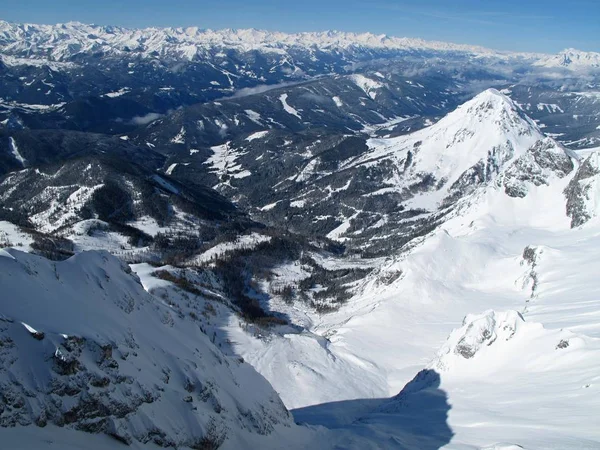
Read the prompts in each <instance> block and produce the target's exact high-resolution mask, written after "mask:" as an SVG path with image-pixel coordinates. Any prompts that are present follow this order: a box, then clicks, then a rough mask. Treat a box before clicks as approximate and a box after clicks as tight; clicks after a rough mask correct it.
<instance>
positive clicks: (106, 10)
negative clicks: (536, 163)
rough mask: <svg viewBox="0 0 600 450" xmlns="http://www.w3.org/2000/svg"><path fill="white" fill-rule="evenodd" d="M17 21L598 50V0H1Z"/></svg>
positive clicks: (0, 10)
mask: <svg viewBox="0 0 600 450" xmlns="http://www.w3.org/2000/svg"><path fill="white" fill-rule="evenodd" d="M0 18H2V19H4V20H10V21H14V22H33V23H57V22H67V21H70V20H77V21H81V22H87V23H97V24H102V25H121V26H128V27H145V26H199V27H201V28H214V29H217V28H261V29H267V30H280V31H286V32H297V31H322V30H329V29H335V30H343V31H355V32H363V31H370V32H373V33H376V34H379V33H384V34H388V35H391V36H408V37H421V38H424V39H435V40H444V41H449V42H456V43H465V44H478V45H483V46H487V47H491V48H496V49H503V50H520V51H542V52H557V51H560V50H562V49H564V48H567V47H575V48H578V49H581V50H588V51H600V0H411V1H403V0H400V1H391V0H372V1H368V0H362V1H359V0H294V1H290V0H281V1H275V0H255V1H250V0H246V1H244V0H211V1H204V0H145V1H141V0H95V1H88V0H79V1H77V0H0Z"/></svg>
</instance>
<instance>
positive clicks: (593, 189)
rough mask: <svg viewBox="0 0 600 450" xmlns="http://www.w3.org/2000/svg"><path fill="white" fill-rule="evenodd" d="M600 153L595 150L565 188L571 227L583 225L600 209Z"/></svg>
mask: <svg viewBox="0 0 600 450" xmlns="http://www.w3.org/2000/svg"><path fill="white" fill-rule="evenodd" d="M599 175H600V153H599V152H594V153H592V154H591V155H590V156H588V158H587V159H586V160H585V161H584V162H583V163H582V164H581V166H580V167H579V169H578V170H577V173H576V174H575V176H574V177H573V179H572V180H571V182H570V183H569V185H568V186H567V188H566V189H565V196H566V197H567V215H568V216H569V217H570V218H571V227H572V228H575V227H578V226H580V225H583V224H584V223H586V222H587V221H588V220H590V219H591V218H592V217H596V216H597V215H598V211H599V210H600V208H599V207H600V176H599Z"/></svg>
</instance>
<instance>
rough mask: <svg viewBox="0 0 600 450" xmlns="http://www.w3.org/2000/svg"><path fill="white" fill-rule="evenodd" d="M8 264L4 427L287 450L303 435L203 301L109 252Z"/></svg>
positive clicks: (1, 379)
mask: <svg viewBox="0 0 600 450" xmlns="http://www.w3.org/2000/svg"><path fill="white" fill-rule="evenodd" d="M0 266H1V267H2V269H1V270H0V285H1V286H2V291H3V298H2V306H1V308H2V313H1V314H0V342H1V343H2V345H1V346H0V348H1V352H2V358H1V361H2V362H1V363H0V385H1V390H2V396H1V399H0V411H1V412H2V414H1V416H0V427H2V428H0V429H5V428H12V427H17V430H19V429H21V430H23V428H22V427H28V428H26V429H27V430H30V432H32V436H36V435H37V434H38V433H36V431H35V428H36V425H37V427H46V426H50V427H52V428H54V429H55V430H56V431H55V437H54V438H53V439H60V436H61V435H63V433H67V431H66V430H65V431H62V430H61V429H62V428H63V427H64V429H67V430H78V431H84V432H87V433H90V434H91V435H92V436H91V438H90V439H91V442H96V441H97V440H98V439H99V438H97V437H95V436H93V435H96V434H104V435H107V436H110V437H112V438H113V439H114V440H113V444H112V445H118V443H125V444H131V445H133V446H134V447H140V448H141V447H143V444H148V445H151V444H154V445H156V446H159V447H171V446H176V447H183V446H185V447H190V448H217V447H219V446H221V445H222V446H223V448H255V447H254V446H255V445H256V446H259V447H261V448H278V446H279V444H278V443H277V442H278V441H279V440H281V439H284V437H283V436H285V434H286V433H289V432H293V428H294V427H295V426H294V424H293V421H292V418H291V416H290V414H289V413H288V412H287V410H286V409H285V407H284V406H283V404H282V403H281V401H280V399H279V398H278V396H277V394H276V393H275V392H274V391H273V390H272V388H271V387H270V386H269V384H268V383H267V382H266V381H265V380H264V379H263V378H262V377H260V376H259V375H258V374H257V373H256V372H255V371H254V370H253V369H252V368H251V367H250V366H249V365H248V364H246V363H243V362H241V361H240V360H239V358H237V359H236V358H233V357H228V356H225V355H224V354H223V353H222V352H221V351H220V349H219V348H218V347H217V346H216V345H215V344H213V343H212V342H211V337H210V336H207V334H206V331H204V330H203V327H202V323H201V321H200V319H198V318H197V317H198V316H200V314H201V311H202V309H203V308H204V305H205V303H204V302H203V301H202V300H200V299H196V301H193V302H192V303H190V302H189V301H188V302H182V303H175V301H176V299H173V300H172V301H169V303H167V302H166V301H162V300H160V299H159V298H158V297H153V296H151V295H150V294H148V293H147V292H146V291H145V290H144V288H143V287H142V284H141V283H140V280H139V279H138V278H137V276H136V275H134V274H132V271H131V269H130V268H129V266H127V265H125V264H124V263H122V262H121V261H120V260H118V259H117V258H115V257H114V256H111V255H109V254H108V253H106V252H84V253H81V254H79V255H77V256H75V257H73V258H71V259H69V260H68V261H64V262H59V263H55V262H51V261H48V260H46V259H44V258H41V257H38V256H34V255H29V254H26V253H22V252H19V251H15V250H9V251H5V250H0ZM196 314H197V315H198V316H197V315H196ZM31 427H33V429H32V428H31ZM26 433H27V432H26V431H24V434H26ZM0 434H1V432H0ZM4 442H5V444H3V445H8V447H7V448H16V446H17V445H18V443H15V444H14V445H15V447H13V446H12V445H13V444H11V443H6V441H4ZM100 442H102V441H100ZM109 442H110V441H109ZM38 445H43V439H40V442H37V444H34V447H35V448H39V447H38ZM265 446H266V447H265Z"/></svg>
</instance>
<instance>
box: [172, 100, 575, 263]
mask: <svg viewBox="0 0 600 450" xmlns="http://www.w3.org/2000/svg"><path fill="white" fill-rule="evenodd" d="M288 105H291V106H292V107H294V108H299V107H298V106H297V105H298V104H297V103H296V101H295V99H291V98H288ZM401 120H402V119H401ZM211 153H212V155H210V154H209V155H206V156H203V155H202V154H200V153H194V154H193V155H190V156H187V155H186V156H181V157H173V158H172V161H173V162H174V163H175V162H178V161H179V162H180V163H184V164H188V165H183V164H178V165H177V166H176V168H175V170H174V172H173V175H174V176H176V177H182V178H183V179H189V180H191V179H193V177H194V176H198V173H199V171H201V170H202V171H207V170H208V171H209V176H208V177H207V180H209V182H210V183H211V184H212V183H215V184H214V185H213V186H214V187H215V188H216V189H217V190H218V191H220V192H221V193H222V194H223V195H225V196H227V197H230V198H235V200H236V201H237V202H238V203H239V204H241V205H243V206H244V207H245V208H249V209H250V210H251V211H252V213H253V217H255V218H257V219H258V220H260V221H263V222H266V223H270V224H274V225H277V226H285V227H290V228H291V229H293V230H295V231H297V232H303V231H306V230H311V231H312V232H313V233H319V234H324V235H327V236H328V237H329V238H331V239H335V240H338V241H340V242H344V244H345V245H347V246H348V247H350V248H353V249H356V251H357V252H360V253H362V254H363V255H367V254H370V255H373V254H375V255H378V256H383V255H386V254H389V251H390V249H392V248H394V249H398V248H401V247H402V246H403V245H405V244H406V243H407V242H409V241H410V240H412V239H414V238H415V237H417V236H420V235H422V234H423V233H427V232H428V231H430V230H431V229H433V228H434V227H435V226H437V225H438V224H439V223H440V222H442V221H444V220H445V217H446V216H447V215H448V214H449V213H450V212H451V211H452V210H453V208H454V205H455V204H457V202H458V201H459V200H461V199H463V198H465V197H466V196H468V195H470V194H471V193H473V192H474V191H475V190H477V189H479V188H484V187H486V186H500V187H502V189H503V190H504V191H505V192H506V193H507V194H508V195H510V196H513V197H524V196H526V195H527V192H528V190H529V189H530V187H532V186H539V185H546V184H548V183H549V182H550V180H551V179H552V178H554V177H557V178H562V177H564V176H566V175H567V174H569V173H570V172H571V171H572V170H573V168H574V165H573V161H572V155H570V154H568V153H567V152H566V150H565V149H564V148H563V147H562V146H561V145H560V144H558V143H556V142H555V141H554V140H553V139H551V138H548V137H546V136H544V134H543V133H542V131H541V130H540V128H539V127H538V126H537V125H536V124H535V123H534V122H533V121H532V120H531V119H530V118H528V117H527V116H526V115H525V114H524V112H523V111H522V110H521V109H520V108H519V107H518V106H517V105H516V104H515V103H514V102H513V101H512V100H510V99H509V98H508V97H507V96H505V95H504V94H502V93H500V92H499V91H497V90H493V89H492V90H486V91H484V92H483V93H481V94H479V95H477V96H475V97H474V98H473V99H471V100H469V101H468V102H466V103H465V104H463V105H461V106H460V107H458V108H457V109H456V110H454V111H453V112H451V113H450V114H448V115H447V116H446V117H444V118H442V119H441V120H439V121H438V122H437V123H435V124H433V125H430V126H428V127H426V128H423V129H422V130H419V131H416V132H413V133H408V134H403V135H401V136H398V137H393V138H368V137H366V136H364V135H359V136H352V135H336V136H331V137H327V135H325V136H324V135H323V134H321V133H313V134H308V133H305V134H304V135H303V136H302V140H300V141H298V136H297V135H294V134H286V133H280V132H275V131H268V130H266V131H265V130H263V131H262V132H258V133H256V134H252V135H250V136H249V137H247V138H245V139H238V140H233V141H229V142H227V143H226V144H224V145H223V146H215V147H212V148H211ZM223 158H225V159H224V160H223V161H225V162H226V161H230V167H231V168H233V167H235V172H234V171H233V170H231V171H227V173H224V172H223V171H222V170H220V171H219V170H217V168H218V167H217V161H221V160H222V159H223ZM234 163H235V164H234ZM265 164H267V165H268V166H269V167H274V168H275V167H276V169H272V170H270V171H264V170H261V167H264V165H265ZM226 166H227V164H225V168H226ZM219 167H220V166H219ZM242 174H243V176H242ZM211 175H212V176H211ZM315 218H318V219H317V220H315ZM359 249H360V250H359Z"/></svg>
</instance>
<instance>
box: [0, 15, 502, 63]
mask: <svg viewBox="0 0 600 450" xmlns="http://www.w3.org/2000/svg"><path fill="white" fill-rule="evenodd" d="M0 45H1V46H2V53H5V54H8V55H13V56H15V57H24V58H27V59H35V57H36V56H37V57H38V58H43V59H49V60H51V61H71V60H72V59H74V58H75V59H76V58H77V56H78V55H82V54H83V55H87V54H99V53H100V54H102V55H104V56H122V55H126V56H130V55H131V54H134V55H136V56H139V57H143V58H172V59H187V60H193V59H198V58H203V57H207V56H215V55H214V53H215V52H218V51H220V50H221V51H222V50H227V49H232V50H236V51H240V52H250V51H259V52H264V53H273V54H280V55H281V54H286V53H287V52H288V51H289V49H290V48H298V49H304V50H305V51H308V52H310V53H312V54H314V53H318V52H335V51H339V50H353V51H363V52H365V51H370V50H388V51H415V50H433V51H439V52H460V53H469V54H473V55H475V56H486V55H504V53H501V52H496V51H493V50H489V49H486V48H483V47H477V46H471V45H459V44H451V43H446V42H436V41H425V40H422V39H412V38H397V37H390V36H387V35H374V34H371V33H363V34H356V33H346V32H340V31H325V32H314V33H297V34H287V33H281V32H270V31H264V30H256V29H241V30H233V29H226V30H203V29H199V28H197V27H189V28H145V29H128V28H122V27H114V26H97V25H87V24H83V23H79V22H69V23H64V24H57V25H34V24H15V23H10V22H6V21H0ZM506 54H508V53H506ZM222 57H225V55H222ZM7 62H8V64H11V63H12V64H18V63H24V62H21V61H19V60H10V59H9V60H7Z"/></svg>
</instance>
